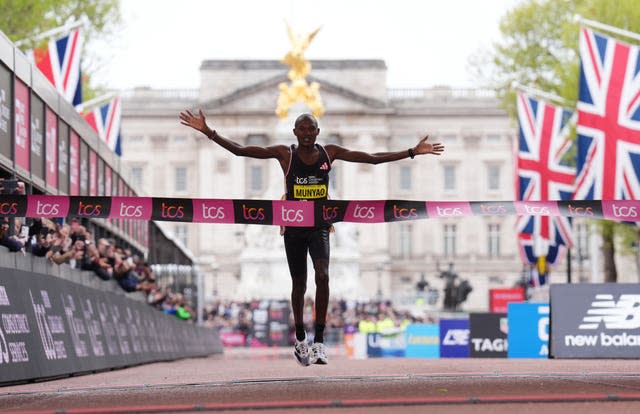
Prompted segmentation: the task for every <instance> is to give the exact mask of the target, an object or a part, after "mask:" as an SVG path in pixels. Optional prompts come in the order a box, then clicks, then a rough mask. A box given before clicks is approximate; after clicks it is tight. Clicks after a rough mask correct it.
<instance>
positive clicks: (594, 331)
mask: <svg viewBox="0 0 640 414" xmlns="http://www.w3.org/2000/svg"><path fill="white" fill-rule="evenodd" d="M550 342H551V356H552V357H554V358H639V357H640V285H639V284H621V283H603V284H580V285H578V284H572V285H566V284H563V285H552V286H551V341H550Z"/></svg>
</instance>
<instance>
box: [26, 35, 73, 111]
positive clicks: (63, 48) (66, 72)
mask: <svg viewBox="0 0 640 414" xmlns="http://www.w3.org/2000/svg"><path fill="white" fill-rule="evenodd" d="M82 42H83V39H82V33H81V32H80V29H76V30H73V31H71V32H70V33H69V34H67V35H65V36H64V37H61V38H59V39H52V40H50V41H49V42H48V44H47V46H45V47H43V48H41V49H35V50H33V51H32V52H30V53H29V55H31V56H32V59H33V61H34V63H35V64H36V66H37V67H38V69H40V71H41V72H42V73H43V74H44V75H45V76H46V78H47V79H49V82H51V84H52V85H53V86H54V87H55V88H56V90H57V91H58V92H59V93H60V94H61V95H62V96H64V97H65V99H66V100H67V101H68V102H71V103H72V104H73V105H74V106H76V105H79V104H81V103H82V76H81V73H80V55H81V53H82Z"/></svg>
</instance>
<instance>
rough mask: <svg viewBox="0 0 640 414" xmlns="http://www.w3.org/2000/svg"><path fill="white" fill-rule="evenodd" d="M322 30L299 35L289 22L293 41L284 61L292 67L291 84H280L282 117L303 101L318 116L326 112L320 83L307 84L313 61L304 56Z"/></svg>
mask: <svg viewBox="0 0 640 414" xmlns="http://www.w3.org/2000/svg"><path fill="white" fill-rule="evenodd" d="M319 31H320V27H318V28H317V29H316V30H314V31H313V32H311V33H309V34H308V35H307V36H306V37H302V36H298V35H296V34H295V33H293V31H292V30H291V26H289V24H287V32H288V34H289V41H290V42H291V50H290V51H289V53H287V54H286V55H285V57H284V58H283V59H282V63H285V64H287V65H288V66H289V67H290V69H289V73H288V77H289V79H290V80H291V84H290V85H287V83H286V82H281V83H280V84H279V85H278V89H280V96H279V97H278V108H277V109H276V114H277V115H278V116H279V117H280V118H286V117H287V114H288V113H289V109H290V108H291V106H292V105H293V104H294V103H296V102H298V101H303V102H304V103H305V104H307V106H308V107H309V108H310V109H311V113H312V114H313V116H315V117H316V118H320V116H322V114H324V106H323V105H322V98H320V92H319V90H320V85H319V84H318V82H311V84H307V81H306V80H305V77H306V76H307V75H308V74H309V72H311V63H309V61H308V60H306V59H305V57H304V51H305V50H307V48H308V47H309V44H310V43H311V41H312V40H313V38H314V37H315V36H316V34H317V33H318V32H319Z"/></svg>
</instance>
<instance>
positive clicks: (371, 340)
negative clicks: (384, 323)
mask: <svg viewBox="0 0 640 414" xmlns="http://www.w3.org/2000/svg"><path fill="white" fill-rule="evenodd" d="M404 349H405V344H404V333H403V332H401V331H398V332H390V333H384V334H382V333H370V334H367V356H368V357H369V358H381V357H403V356H404Z"/></svg>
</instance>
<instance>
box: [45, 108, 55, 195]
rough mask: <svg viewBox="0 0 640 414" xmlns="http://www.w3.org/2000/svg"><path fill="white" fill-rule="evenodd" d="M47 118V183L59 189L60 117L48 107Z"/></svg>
mask: <svg viewBox="0 0 640 414" xmlns="http://www.w3.org/2000/svg"><path fill="white" fill-rule="evenodd" d="M46 108H47V109H46V117H45V151H46V153H45V168H46V171H45V182H46V184H47V185H49V186H51V187H53V188H58V117H57V116H56V113H55V112H53V110H51V108H49V107H48V106H47V107H46Z"/></svg>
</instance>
